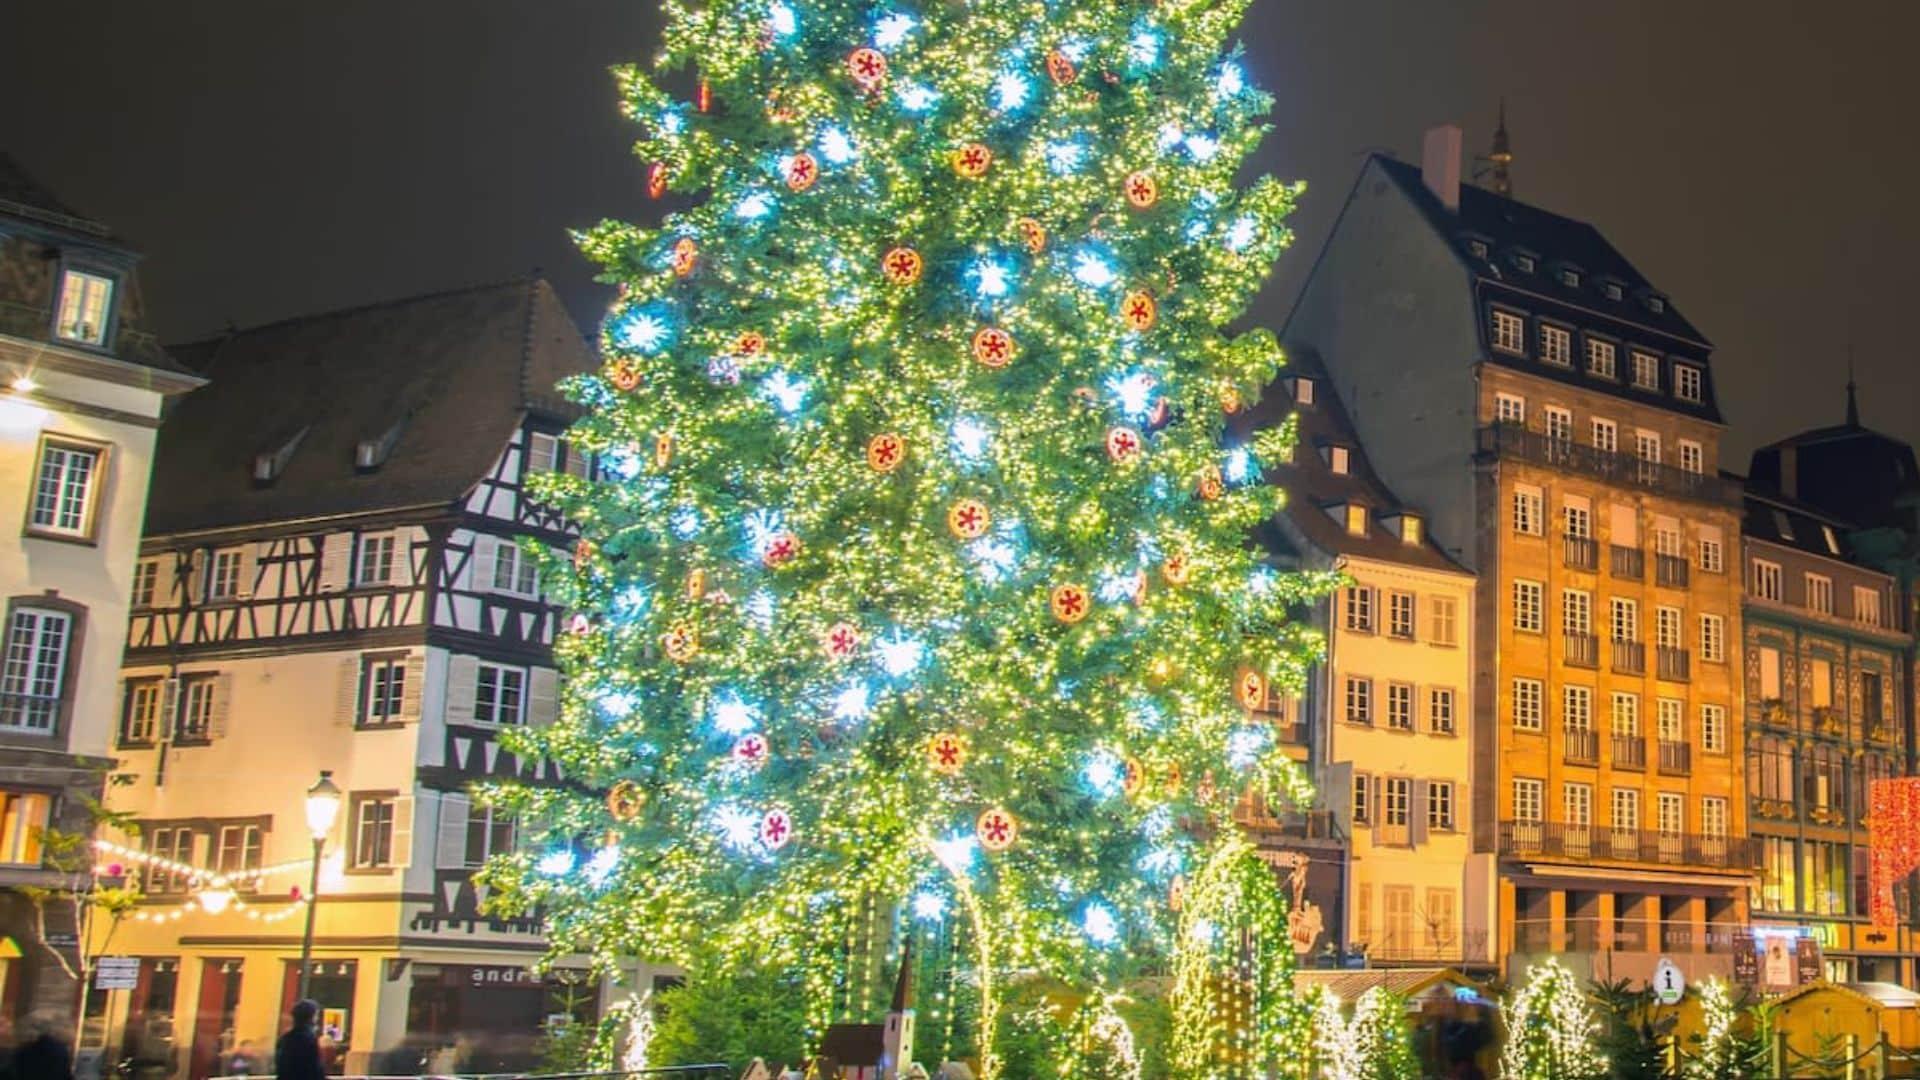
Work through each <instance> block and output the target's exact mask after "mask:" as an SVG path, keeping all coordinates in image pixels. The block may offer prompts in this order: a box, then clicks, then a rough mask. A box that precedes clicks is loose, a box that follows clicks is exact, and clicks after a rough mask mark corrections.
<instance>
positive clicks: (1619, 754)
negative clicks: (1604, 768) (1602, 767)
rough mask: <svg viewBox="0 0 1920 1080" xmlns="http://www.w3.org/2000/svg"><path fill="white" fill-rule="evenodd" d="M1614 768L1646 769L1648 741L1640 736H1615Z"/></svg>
mask: <svg viewBox="0 0 1920 1080" xmlns="http://www.w3.org/2000/svg"><path fill="white" fill-rule="evenodd" d="M1613 767H1614V768H1616V769H1641V770H1644V769H1646V767H1647V740H1645V739H1643V738H1641V737H1640V736H1638V735H1615V736H1614V737H1613Z"/></svg>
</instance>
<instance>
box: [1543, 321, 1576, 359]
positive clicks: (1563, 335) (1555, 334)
mask: <svg viewBox="0 0 1920 1080" xmlns="http://www.w3.org/2000/svg"><path fill="white" fill-rule="evenodd" d="M1540 359H1542V360H1544V361H1546V362H1547V363H1549V364H1559V365H1560V366H1561V367H1572V366H1573V335H1572V334H1570V333H1568V332H1567V331H1566V329H1565V328H1563V327H1559V326H1546V325H1542V326H1541V327H1540Z"/></svg>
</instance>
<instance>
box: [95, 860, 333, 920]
mask: <svg viewBox="0 0 1920 1080" xmlns="http://www.w3.org/2000/svg"><path fill="white" fill-rule="evenodd" d="M93 848H94V850H95V851H97V852H99V853H100V854H101V855H102V856H103V857H105V858H107V859H115V860H121V861H119V862H106V861H104V860H103V861H102V862H100V863H97V864H95V866H94V873H95V874H97V875H101V876H105V877H120V876H122V875H124V874H127V873H129V872H130V866H131V867H137V868H141V869H145V870H148V871H151V872H154V873H156V874H165V875H166V876H167V877H169V878H171V879H174V880H176V881H179V882H181V883H183V884H184V887H185V890H186V891H187V895H185V896H183V897H181V899H180V901H179V904H178V906H176V907H174V908H172V909H171V910H166V911H161V910H155V909H141V910H137V911H134V912H131V913H130V914H128V915H127V918H128V919H129V920H130V921H132V922H151V923H161V922H178V921H179V920H180V919H182V918H183V917H185V916H186V914H187V913H188V912H189V911H201V912H205V913H206V914H208V915H221V914H225V913H226V912H228V911H232V912H234V913H236V914H244V915H245V916H246V917H247V918H249V919H252V920H254V921H256V922H259V923H263V924H270V923H276V922H280V921H281V920H283V919H287V918H291V917H292V916H293V915H295V914H297V913H299V912H302V911H305V910H306V903H307V901H308V900H309V899H310V898H309V897H306V896H303V895H301V894H300V892H299V890H298V889H297V888H296V889H294V890H292V891H291V893H290V894H289V895H287V896H285V897H277V898H275V899H278V900H280V901H282V902H283V903H284V904H285V906H284V907H280V908H277V909H273V910H267V909H263V908H262V907H260V906H259V905H258V904H250V903H248V902H247V901H246V899H245V898H244V897H242V895H241V891H242V890H252V889H257V888H258V887H259V883H260V881H261V880H262V879H263V878H266V877H268V876H270V875H272V874H278V873H285V872H289V871H295V870H304V869H306V868H307V866H308V865H309V864H308V862H307V861H306V860H304V859H296V860H290V861H288V862H280V863H271V864H269V865H266V866H255V867H249V868H247V869H242V870H210V869H207V868H206V867H201V866H194V865H191V864H189V863H184V862H180V861H179V860H177V859H169V858H166V857H165V856H162V855H155V854H153V853H152V852H149V851H140V850H138V849H135V848H130V847H127V846H126V845H124V844H116V843H114V842H112V841H111V840H95V841H94V842H93ZM154 899H165V897H164V896H158V897H154Z"/></svg>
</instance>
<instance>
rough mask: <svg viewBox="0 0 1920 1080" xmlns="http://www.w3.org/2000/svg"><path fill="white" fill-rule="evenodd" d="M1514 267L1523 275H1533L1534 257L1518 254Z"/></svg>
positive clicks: (1514, 260)
mask: <svg viewBox="0 0 1920 1080" xmlns="http://www.w3.org/2000/svg"><path fill="white" fill-rule="evenodd" d="M1513 265H1514V267H1515V268H1516V269H1518V270H1519V271H1520V272H1521V273H1523V274H1531V273H1533V256H1531V255H1518V254H1516V255H1515V256H1514V257H1513Z"/></svg>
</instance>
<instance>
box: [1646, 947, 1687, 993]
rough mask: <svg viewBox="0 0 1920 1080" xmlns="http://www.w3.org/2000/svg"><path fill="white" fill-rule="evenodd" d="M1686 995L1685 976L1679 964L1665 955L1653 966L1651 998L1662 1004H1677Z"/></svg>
mask: <svg viewBox="0 0 1920 1080" xmlns="http://www.w3.org/2000/svg"><path fill="white" fill-rule="evenodd" d="M1686 996H1687V978H1686V976H1684V975H1682V974H1680V967H1679V965H1677V964H1675V963H1674V962H1673V961H1672V960H1669V959H1668V958H1666V957H1664V956H1663V957H1661V958H1660V962H1659V963H1658V964H1656V965H1654V968H1653V999H1654V1000H1655V1001H1658V1002H1659V1003H1660V1004H1662V1005H1678V1004H1680V999H1681V998H1683V997H1686Z"/></svg>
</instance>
